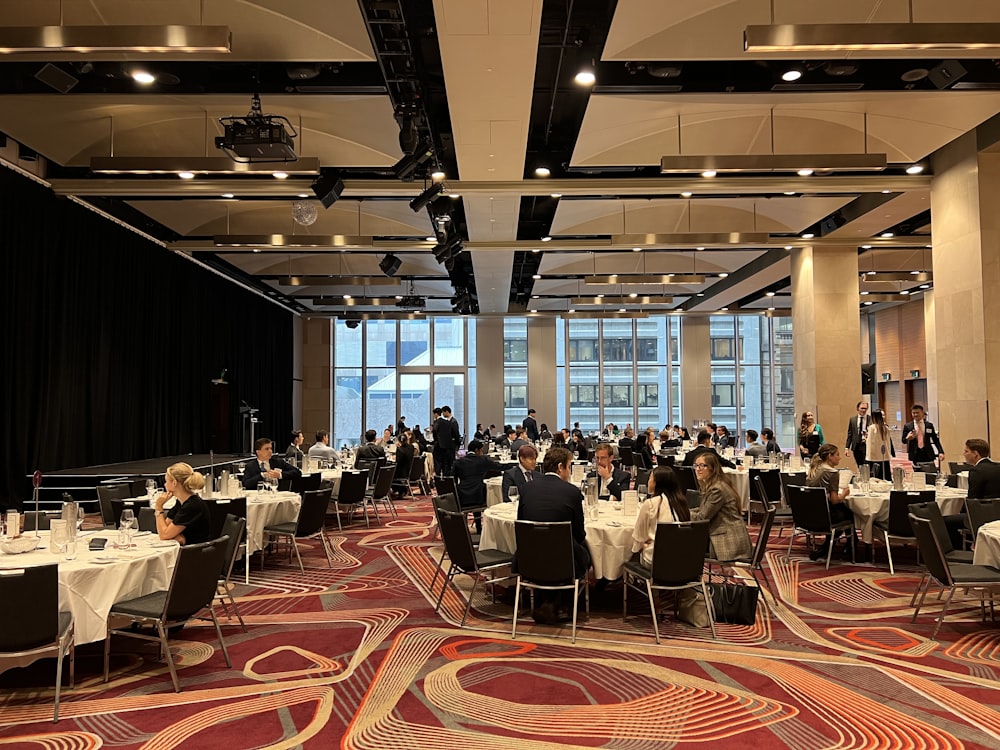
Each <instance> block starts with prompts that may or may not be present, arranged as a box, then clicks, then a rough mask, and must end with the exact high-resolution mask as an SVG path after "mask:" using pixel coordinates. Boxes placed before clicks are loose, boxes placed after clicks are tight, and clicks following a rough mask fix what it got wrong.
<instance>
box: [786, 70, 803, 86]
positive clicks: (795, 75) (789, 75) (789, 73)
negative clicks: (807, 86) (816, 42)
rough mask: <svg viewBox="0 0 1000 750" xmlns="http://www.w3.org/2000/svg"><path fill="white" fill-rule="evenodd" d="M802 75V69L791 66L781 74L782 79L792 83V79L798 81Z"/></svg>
mask: <svg viewBox="0 0 1000 750" xmlns="http://www.w3.org/2000/svg"><path fill="white" fill-rule="evenodd" d="M801 77H802V71H801V70H799V69H798V68H789V69H788V70H786V71H785V72H784V73H782V74H781V80H782V81H787V82H788V83H791V82H792V81H797V80H799V79H800V78H801Z"/></svg>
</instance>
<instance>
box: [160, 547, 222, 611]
mask: <svg viewBox="0 0 1000 750" xmlns="http://www.w3.org/2000/svg"><path fill="white" fill-rule="evenodd" d="M228 544H229V537H220V538H218V539H213V540H212V541H210V542H203V543H202V544H188V545H185V546H183V547H181V549H180V554H179V555H178V556H177V564H176V565H175V566H174V575H173V577H172V578H171V579H170V588H169V589H168V591H167V598H166V600H165V602H164V605H163V617H164V619H165V620H168V621H170V622H177V621H181V620H187V619H190V618H191V617H193V616H194V615H196V614H198V612H199V611H200V610H201V609H202V608H203V607H207V606H209V605H210V604H211V603H212V600H213V599H215V592H216V587H217V585H218V582H219V571H220V570H222V563H223V561H224V560H225V557H226V547H227V545H228Z"/></svg>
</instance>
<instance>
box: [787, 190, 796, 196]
mask: <svg viewBox="0 0 1000 750" xmlns="http://www.w3.org/2000/svg"><path fill="white" fill-rule="evenodd" d="M785 195H795V191H794V190H788V191H786V192H785Z"/></svg>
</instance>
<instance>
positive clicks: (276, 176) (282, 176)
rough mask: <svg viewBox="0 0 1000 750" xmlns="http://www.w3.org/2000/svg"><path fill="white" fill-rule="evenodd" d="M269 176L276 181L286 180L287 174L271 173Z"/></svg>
mask: <svg viewBox="0 0 1000 750" xmlns="http://www.w3.org/2000/svg"><path fill="white" fill-rule="evenodd" d="M271 176H272V177H273V178H274V179H276V180H287V179H288V172H271Z"/></svg>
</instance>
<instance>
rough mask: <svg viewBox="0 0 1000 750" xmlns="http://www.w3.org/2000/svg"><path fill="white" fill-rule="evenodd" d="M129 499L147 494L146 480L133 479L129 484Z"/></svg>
mask: <svg viewBox="0 0 1000 750" xmlns="http://www.w3.org/2000/svg"><path fill="white" fill-rule="evenodd" d="M128 492H129V494H128V495H127V497H142V496H143V495H145V494H146V478H145V477H143V478H142V479H133V480H131V481H130V482H129V483H128Z"/></svg>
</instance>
